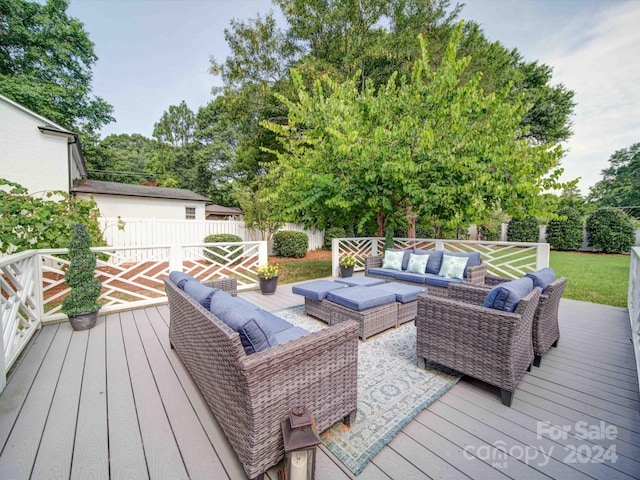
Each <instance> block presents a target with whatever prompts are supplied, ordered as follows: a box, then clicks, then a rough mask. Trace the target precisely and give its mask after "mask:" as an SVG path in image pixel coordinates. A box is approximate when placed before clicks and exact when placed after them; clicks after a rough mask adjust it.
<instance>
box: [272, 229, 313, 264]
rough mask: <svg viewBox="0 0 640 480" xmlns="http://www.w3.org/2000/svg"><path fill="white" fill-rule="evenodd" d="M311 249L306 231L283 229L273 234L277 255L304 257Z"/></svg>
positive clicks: (275, 253)
mask: <svg viewBox="0 0 640 480" xmlns="http://www.w3.org/2000/svg"><path fill="white" fill-rule="evenodd" d="M308 250H309V237H307V234H306V233H303V232H296V231H294V230H281V231H279V232H278V233H276V234H275V235H274V236H273V254H274V255H275V256H276V257H286V258H303V257H304V256H305V255H306V254H307V251H308Z"/></svg>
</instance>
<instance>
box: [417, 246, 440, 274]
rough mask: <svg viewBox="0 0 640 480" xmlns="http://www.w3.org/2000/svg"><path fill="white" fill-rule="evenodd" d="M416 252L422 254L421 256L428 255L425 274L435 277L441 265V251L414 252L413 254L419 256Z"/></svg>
mask: <svg viewBox="0 0 640 480" xmlns="http://www.w3.org/2000/svg"><path fill="white" fill-rule="evenodd" d="M418 252H424V253H422V255H429V261H428V262H427V272H426V273H432V274H434V275H437V274H438V272H440V265H442V250H429V251H427V250H415V251H414V252H413V253H415V254H418V255H420V254H419V253H418Z"/></svg>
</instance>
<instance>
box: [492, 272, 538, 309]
mask: <svg viewBox="0 0 640 480" xmlns="http://www.w3.org/2000/svg"><path fill="white" fill-rule="evenodd" d="M531 290H533V280H531V279H530V278H528V277H522V278H519V279H518V280H511V281H509V282H504V283H501V284H499V285H497V286H495V287H493V288H492V289H491V290H490V291H489V293H488V295H487V297H486V298H485V299H484V303H483V304H482V306H483V307H488V308H495V309H497V310H503V311H505V312H513V311H515V309H516V307H517V306H518V303H520V300H522V299H523V298H524V297H526V296H527V295H529V293H531Z"/></svg>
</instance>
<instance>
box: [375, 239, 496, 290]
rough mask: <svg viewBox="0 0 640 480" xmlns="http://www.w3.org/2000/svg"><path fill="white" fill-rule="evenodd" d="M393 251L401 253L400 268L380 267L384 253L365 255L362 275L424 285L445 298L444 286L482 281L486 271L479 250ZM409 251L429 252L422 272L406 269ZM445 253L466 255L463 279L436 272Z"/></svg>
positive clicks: (410, 250) (416, 251)
mask: <svg viewBox="0 0 640 480" xmlns="http://www.w3.org/2000/svg"><path fill="white" fill-rule="evenodd" d="M392 251H402V252H404V258H403V261H402V268H401V269H387V268H383V260H384V257H383V255H375V256H370V257H366V258H365V262H364V269H365V270H364V272H365V275H366V276H368V277H373V278H380V279H384V280H386V281H394V282H400V283H406V284H409V285H420V286H426V287H427V289H428V290H429V294H430V295H435V296H437V297H446V296H447V287H448V286H449V285H450V284H452V283H472V284H478V285H482V284H484V277H485V275H486V273H487V264H486V263H484V262H483V261H482V257H481V256H480V253H478V252H469V253H463V252H446V251H442V250H420V249H415V250H414V249H405V250H398V249H395V250H392ZM412 253H413V254H415V255H429V259H428V262H427V264H426V270H424V271H423V272H421V273H413V272H409V271H408V270H407V267H408V265H409V258H410V256H411V254H412ZM444 255H448V256H452V257H466V258H467V259H468V260H467V266H466V267H465V269H464V273H463V277H462V278H460V279H458V278H450V277H446V276H441V275H440V274H439V273H440V268H441V265H442V262H443V257H444Z"/></svg>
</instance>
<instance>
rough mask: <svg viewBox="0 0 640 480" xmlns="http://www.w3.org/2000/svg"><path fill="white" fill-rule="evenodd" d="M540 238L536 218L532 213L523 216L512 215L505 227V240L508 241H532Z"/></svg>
mask: <svg viewBox="0 0 640 480" xmlns="http://www.w3.org/2000/svg"><path fill="white" fill-rule="evenodd" d="M539 238H540V227H539V226H538V219H537V218H536V217H534V216H533V215H528V216H526V217H524V218H517V217H514V218H512V219H511V221H510V222H509V225H508V227H507V240H508V241H510V242H534V243H536V242H537V241H538V240H539Z"/></svg>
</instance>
